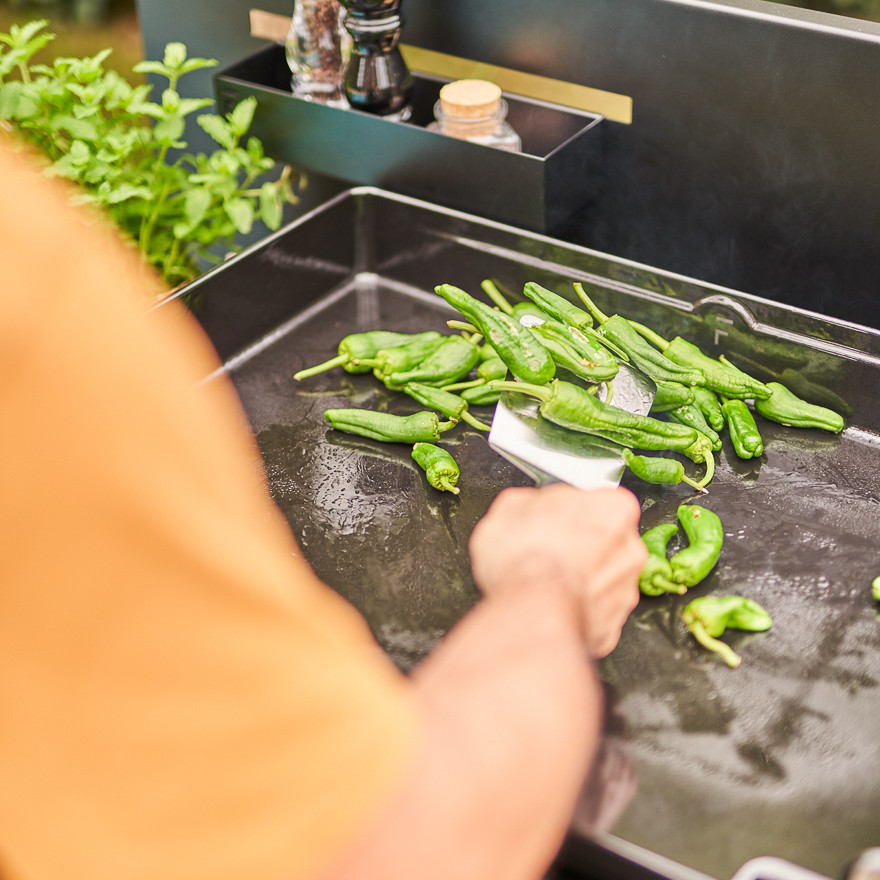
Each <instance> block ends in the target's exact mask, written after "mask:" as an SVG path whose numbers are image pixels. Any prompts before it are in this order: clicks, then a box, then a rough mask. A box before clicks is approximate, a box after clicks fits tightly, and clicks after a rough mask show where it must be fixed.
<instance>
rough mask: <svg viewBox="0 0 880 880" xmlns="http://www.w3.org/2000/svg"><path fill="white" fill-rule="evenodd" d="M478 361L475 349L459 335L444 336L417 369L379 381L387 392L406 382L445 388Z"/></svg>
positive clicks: (390, 375)
mask: <svg viewBox="0 0 880 880" xmlns="http://www.w3.org/2000/svg"><path fill="white" fill-rule="evenodd" d="M479 359H480V351H479V346H477V345H475V344H474V343H473V342H471V341H470V340H469V339H465V338H464V337H463V336H444V337H443V340H442V342H441V343H440V345H438V346H437V348H435V349H434V351H433V352H431V354H429V355H428V357H426V358H425V359H424V360H423V361H422V362H421V363H420V364H419V365H418V366H417V367H414V368H413V369H411V370H405V371H403V372H400V373H390V374H389V375H387V376H386V377H385V378H384V380H383V381H384V382H385V385H386V386H387V387H388V388H391V389H397V388H403V386H404V385H406V383H407V382H421V383H422V384H424V385H449V384H451V383H453V382H457V381H458V380H459V379H461V378H463V377H464V376H467V374H468V373H469V372H470V371H471V370H472V369H473V368H474V367H475V366H476V365H477V362H478V361H479Z"/></svg>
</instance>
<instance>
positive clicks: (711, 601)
mask: <svg viewBox="0 0 880 880" xmlns="http://www.w3.org/2000/svg"><path fill="white" fill-rule="evenodd" d="M681 617H682V620H684V622H685V625H686V626H687V628H688V630H690V632H691V633H692V634H693V636H694V638H695V639H696V640H697V641H698V642H699V643H700V644H701V645H702V646H703V647H704V648H708V649H709V650H710V651H714V652H715V653H716V654H720V655H721V657H722V658H723V659H724V662H725V663H727V665H728V666H730V667H732V668H734V669H735V668H736V667H737V666H739V664H740V663H741V662H742V658H741V657H740V656H739V655H738V654H737V653H736V652H735V651H734V650H733V649H732V648H731V647H730V645H727V644H725V643H724V642H722V641H719V639H718V636H720V635H721V634H722V633H723V632H724V630H725V629H727V628H732V629H742V630H747V631H749V632H764V631H765V630H768V629H770V627H771V626H772V625H773V620H772V618H771V617H770V615H769V614H768V613H767V612H766V611H765V610H764V609H763V608H762V607H761V606H760V605H759V604H758V603H757V602H755V601H754V600H752V599H747V598H745V596H700V597H698V598H697V599H693V600H691V601H690V602H688V604H687V605H686V606H685V608H684V611H683V612H682V615H681Z"/></svg>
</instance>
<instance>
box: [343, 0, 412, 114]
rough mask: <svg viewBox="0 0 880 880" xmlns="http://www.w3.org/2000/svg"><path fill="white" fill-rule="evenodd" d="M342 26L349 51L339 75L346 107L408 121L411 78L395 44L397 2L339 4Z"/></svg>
mask: <svg viewBox="0 0 880 880" xmlns="http://www.w3.org/2000/svg"><path fill="white" fill-rule="evenodd" d="M341 3H342V6H344V7H345V10H346V14H345V17H344V18H343V22H342V23H343V26H344V27H345V30H346V31H348V33H349V34H350V35H351V38H352V47H351V54H350V55H349V58H348V63H347V64H346V66H345V70H344V72H343V75H342V87H343V91H344V92H345V96H346V98H347V99H348V103H349V106H350V107H352V108H353V109H355V110H363V111H366V112H367V113H375V114H376V115H378V116H384V117H386V118H390V119H395V120H399V121H404V120H406V119H408V118H409V115H410V110H411V108H410V106H409V94H410V91H411V90H412V74H411V73H410V72H409V68H408V67H407V66H406V63H405V62H404V60H403V56H402V55H401V54H400V49H399V48H398V47H397V41H398V38H399V37H400V29H401V27H402V25H403V18H402V17H401V13H400V4H401V0H341Z"/></svg>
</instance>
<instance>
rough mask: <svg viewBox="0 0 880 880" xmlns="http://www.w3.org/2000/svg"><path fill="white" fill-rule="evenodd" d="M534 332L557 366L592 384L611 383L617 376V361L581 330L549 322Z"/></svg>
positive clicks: (534, 329)
mask: <svg viewBox="0 0 880 880" xmlns="http://www.w3.org/2000/svg"><path fill="white" fill-rule="evenodd" d="M531 330H532V333H534V334H535V335H536V336H537V337H538V339H540V340H541V342H542V343H543V344H544V345H545V346H546V348H548V349H549V350H550V353H551V355H552V357H553V359H554V360H555V361H556V363H557V365H558V366H561V367H565V368H566V369H567V370H570V371H571V372H572V373H574V374H575V375H576V376H580V377H581V378H583V379H586V380H587V381H588V382H607V381H609V380H610V379H613V378H614V377H615V376H616V375H617V373H618V369H619V368H618V366H617V361H616V360H614V358H613V357H612V356H611V355H610V354H609V353H608V352H607V351H605V350H604V349H602V348H601V347H600V346H598V345H595V344H594V343H593V342H592V341H591V340H590V339H589V338H588V337H587V336H584V334H583V333H582V332H581V331H580V330H579V329H578V328H577V327H573V326H570V325H566V324H563V323H561V322H560V321H545V322H544V323H543V324H540V325H538V326H536V327H532V328H531Z"/></svg>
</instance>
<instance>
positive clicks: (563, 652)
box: [322, 486, 644, 880]
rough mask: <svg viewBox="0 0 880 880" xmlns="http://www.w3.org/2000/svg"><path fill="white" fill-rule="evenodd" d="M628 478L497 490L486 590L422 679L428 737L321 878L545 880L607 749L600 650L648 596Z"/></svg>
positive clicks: (474, 547) (477, 535)
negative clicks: (602, 746)
mask: <svg viewBox="0 0 880 880" xmlns="http://www.w3.org/2000/svg"><path fill="white" fill-rule="evenodd" d="M637 521H638V506H637V504H636V502H635V499H634V498H633V497H632V496H631V495H630V494H629V493H628V492H625V491H624V490H617V491H610V490H609V491H601V492H595V493H583V492H580V491H579V490H576V489H572V488H570V487H566V486H553V487H548V488H547V489H542V490H531V489H515V490H508V491H507V492H505V493H502V495H501V496H499V498H498V500H497V501H496V503H495V505H494V506H493V508H492V509H491V510H490V513H489V514H488V515H487V517H486V518H485V519H484V520H483V521H481V522H480V523H479V524H478V526H477V528H476V530H475V532H474V535H473V537H472V542H471V555H472V563H473V569H474V576H475V580H476V582H477V584H478V585H479V586H480V587H481V589H482V590H483V592H484V594H485V598H484V599H483V600H482V601H481V602H479V603H478V604H477V606H476V607H475V609H474V610H473V611H472V612H471V613H470V614H469V615H467V616H466V617H465V618H464V620H463V621H462V622H461V623H460V624H459V625H458V626H457V627H456V628H455V629H453V631H452V632H451V633H450V635H449V636H448V637H447V638H446V639H445V640H444V642H442V643H441V645H440V646H439V647H438V649H437V650H436V651H435V652H434V654H433V655H432V656H431V657H429V658H428V659H427V660H426V661H425V662H424V663H423V664H422V665H421V666H420V667H418V668H417V669H416V671H415V673H414V675H413V686H414V688H415V691H416V694H417V697H418V702H419V706H420V709H421V715H422V729H423V736H422V739H421V742H420V747H419V750H418V752H417V755H416V758H415V761H414V763H413V764H412V765H411V769H410V772H409V775H408V777H407V779H406V781H405V783H404V786H403V788H402V789H401V790H400V791H399V793H398V795H397V797H396V798H395V800H394V801H393V802H392V803H391V805H390V807H389V808H388V809H387V810H386V812H385V813H384V814H383V815H382V816H381V817H380V818H379V819H378V820H377V821H376V822H375V824H374V825H373V826H372V827H371V828H370V829H369V830H368V831H367V832H366V834H365V835H364V836H363V837H362V839H361V841H360V842H359V843H358V844H356V845H355V847H354V848H353V849H352V850H351V851H350V852H349V853H348V854H347V855H346V856H345V857H344V858H343V860H342V861H341V862H340V863H339V864H338V865H337V866H336V867H335V868H334V869H333V870H331V871H330V872H329V873H328V874H327V875H326V877H322V880H355V878H356V880H372V878H377V880H378V878H382V880H396V878H398V877H399V878H408V877H414V876H418V877H419V878H420V880H434V878H437V880H446V878H449V877H453V876H454V877H456V878H457V880H471V878H473V880H483V878H486V880H490V878H498V877H504V878H505V880H519V878H522V880H527V878H530V880H534V878H537V877H540V876H541V874H542V872H543V870H544V869H545V868H546V867H547V865H548V864H549V862H550V861H551V860H552V858H553V855H554V854H555V852H556V850H557V848H558V846H559V844H560V842H561V840H562V837H563V835H564V833H565V831H566V828H567V826H568V822H569V819H570V817H571V814H572V811H573V809H574V806H575V802H576V800H577V796H578V793H579V791H580V787H581V784H582V782H583V777H584V775H585V773H586V771H587V769H588V768H589V766H590V763H591V761H592V758H593V756H594V754H595V752H596V748H597V745H598V738H599V731H600V726H601V718H602V697H601V690H600V687H599V683H598V680H597V678H596V674H595V670H594V668H593V664H592V660H591V658H594V657H599V656H602V655H604V654H606V653H608V652H609V651H610V650H611V649H612V648H613V647H614V645H615V644H616V642H617V639H618V637H619V634H620V628H621V627H622V625H623V623H624V621H625V619H626V617H627V616H628V614H629V612H630V611H631V610H632V608H633V607H634V606H635V603H636V602H637V600H638V591H637V588H636V580H637V577H638V571H639V569H640V567H641V564H642V563H643V561H644V551H643V548H642V547H640V546H639V544H640V543H641V542H639V541H638V532H637V529H636V523H637Z"/></svg>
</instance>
